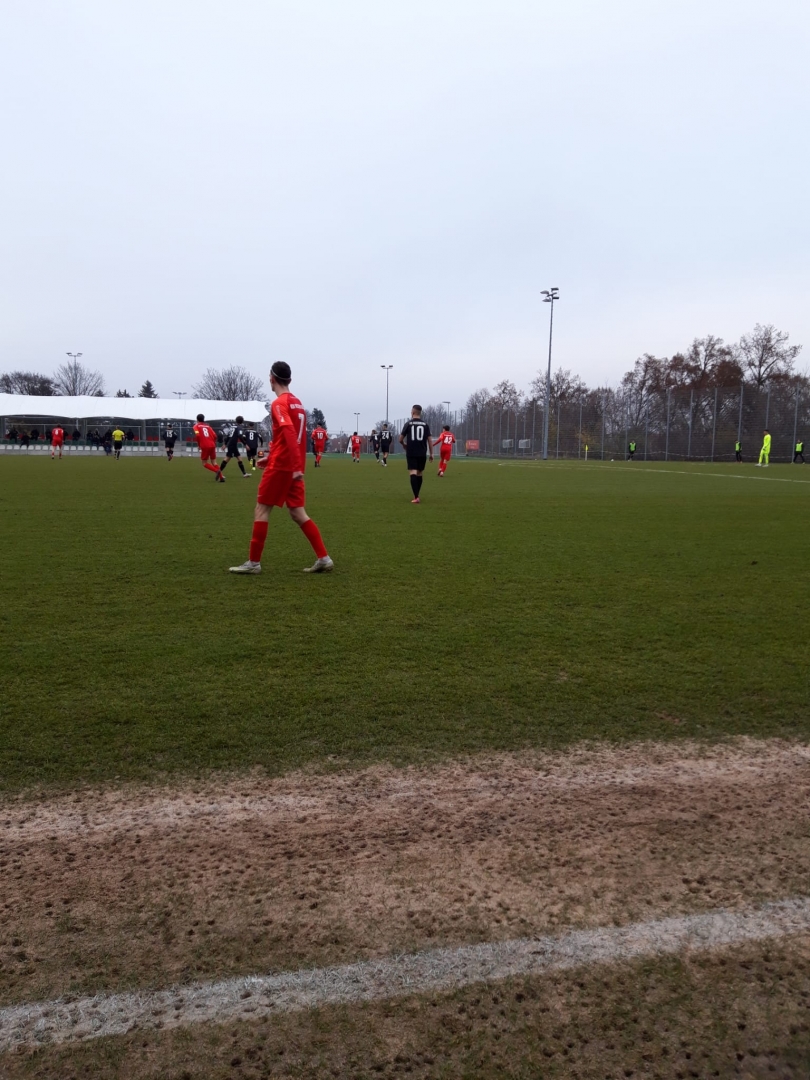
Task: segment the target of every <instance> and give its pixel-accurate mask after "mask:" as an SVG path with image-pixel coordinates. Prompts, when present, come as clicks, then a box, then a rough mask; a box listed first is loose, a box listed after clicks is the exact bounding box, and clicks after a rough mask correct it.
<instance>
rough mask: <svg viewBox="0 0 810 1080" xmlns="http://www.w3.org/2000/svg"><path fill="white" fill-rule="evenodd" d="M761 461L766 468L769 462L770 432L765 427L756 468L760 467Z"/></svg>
mask: <svg viewBox="0 0 810 1080" xmlns="http://www.w3.org/2000/svg"><path fill="white" fill-rule="evenodd" d="M763 462H764V464H765V468H766V469H767V468H768V466H769V465H770V463H771V433H770V431H768V429H767V428H765V432H764V435H763V438H762V449H761V450H760V452H759V461H758V462H757V468H758V469H761V468H762V465H763Z"/></svg>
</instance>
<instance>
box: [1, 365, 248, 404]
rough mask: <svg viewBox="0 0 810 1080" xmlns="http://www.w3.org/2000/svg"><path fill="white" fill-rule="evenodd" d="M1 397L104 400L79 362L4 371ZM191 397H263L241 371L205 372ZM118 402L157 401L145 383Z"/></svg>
mask: <svg viewBox="0 0 810 1080" xmlns="http://www.w3.org/2000/svg"><path fill="white" fill-rule="evenodd" d="M0 394H28V395H30V396H32V397H51V396H56V397H106V396H107V391H106V387H105V384H104V377H103V375H102V374H101V372H99V371H92V370H91V369H90V368H88V367H86V366H85V365H84V364H82V363H81V361H79V360H70V361H68V362H67V363H65V364H60V365H59V367H58V368H57V369H56V371H55V372H54V373H53V375H43V374H42V373H41V372H38V371H7V372H5V373H4V374H0ZM192 395H193V396H194V397H197V398H207V399H209V400H211V401H257V400H261V398H262V397H263V396H265V390H264V384H263V383H262V381H261V379H258V378H256V376H255V375H252V374H251V373H250V372H249V371H247V370H246V369H245V368H243V367H239V366H238V365H231V366H230V367H226V368H221V369H215V368H208V369H207V370H206V371H205V372H204V373H203V375H202V377H201V378H200V380H199V382H198V383H196V384H195V385H194V387H193V388H192ZM114 396H115V397H117V398H131V397H141V398H156V397H160V395H159V394H158V392H157V390H156V389H155V387H154V385H153V383H152V382H151V380H149V379H147V380H146V381H145V382H144V383H143V385H142V386H141V388H140V390H138V392H137V394H134V395H133V394H130V393H129V391H128V390H126V389H124V390H116V392H115V395H114Z"/></svg>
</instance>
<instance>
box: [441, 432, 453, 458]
mask: <svg viewBox="0 0 810 1080" xmlns="http://www.w3.org/2000/svg"><path fill="white" fill-rule="evenodd" d="M455 441H456V437H455V435H454V434H453V432H452V431H443V432H442V433H441V435H440V436H439V446H440V448H441V453H442V454H449V453H450V452H451V450H452V449H453V443H454V442H455Z"/></svg>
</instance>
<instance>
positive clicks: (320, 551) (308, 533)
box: [251, 518, 327, 559]
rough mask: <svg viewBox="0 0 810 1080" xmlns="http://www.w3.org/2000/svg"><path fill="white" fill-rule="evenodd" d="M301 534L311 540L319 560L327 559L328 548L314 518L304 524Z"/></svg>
mask: <svg viewBox="0 0 810 1080" xmlns="http://www.w3.org/2000/svg"><path fill="white" fill-rule="evenodd" d="M301 532H302V533H303V534H304V536H305V537H306V538H307V540H309V542H310V544H311V545H312V550H313V551H314V552H315V554H316V556H317V557H318V558H319V559H324V558H326V554H327V552H326V548H325V547H324V545H323V540H322V539H321V531H320V529H319V528H318V526H317V525H316V524H315V522H314V521H313V520H312V518H310V519H309V521H305V522H304V524H303V525H302V526H301ZM252 558H253V556H252V555H251V559H252Z"/></svg>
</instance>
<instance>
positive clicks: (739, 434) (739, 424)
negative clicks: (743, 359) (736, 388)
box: [737, 383, 745, 446]
mask: <svg viewBox="0 0 810 1080" xmlns="http://www.w3.org/2000/svg"><path fill="white" fill-rule="evenodd" d="M744 391H745V383H740V419H739V420H738V421H737V442H738V443H739V444H740V446H742V416H743V393H744Z"/></svg>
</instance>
